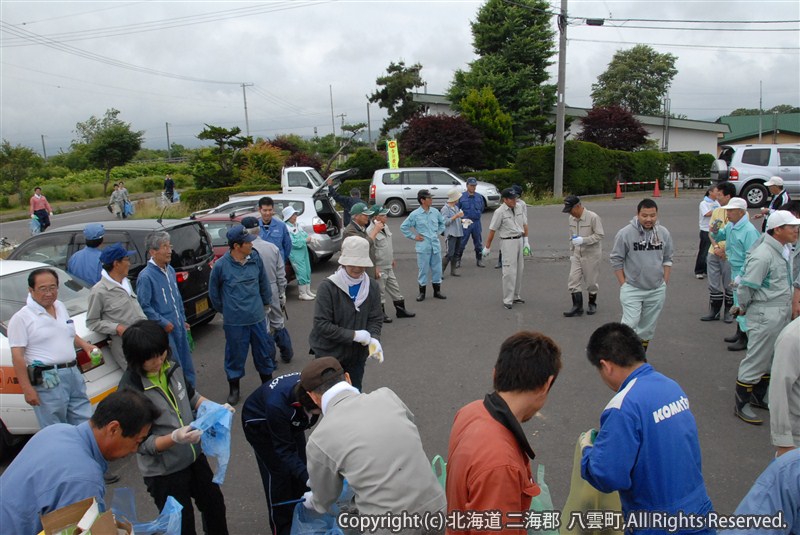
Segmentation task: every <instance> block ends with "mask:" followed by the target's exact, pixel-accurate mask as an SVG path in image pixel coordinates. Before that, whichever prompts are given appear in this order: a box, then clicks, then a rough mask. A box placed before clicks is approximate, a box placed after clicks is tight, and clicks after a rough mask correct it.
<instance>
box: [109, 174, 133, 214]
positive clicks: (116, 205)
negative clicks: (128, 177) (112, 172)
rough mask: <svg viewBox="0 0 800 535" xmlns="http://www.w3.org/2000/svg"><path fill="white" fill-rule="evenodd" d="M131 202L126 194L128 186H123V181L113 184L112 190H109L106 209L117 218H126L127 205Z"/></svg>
mask: <svg viewBox="0 0 800 535" xmlns="http://www.w3.org/2000/svg"><path fill="white" fill-rule="evenodd" d="M130 202H131V199H130V196H129V194H128V188H126V187H125V184H124V183H123V182H117V183H115V184H114V191H113V192H111V197H110V198H109V199H108V209H109V211H111V213H112V214H114V216H115V217H116V218H117V219H127V218H128V215H130V208H128V206H127V205H129V204H130Z"/></svg>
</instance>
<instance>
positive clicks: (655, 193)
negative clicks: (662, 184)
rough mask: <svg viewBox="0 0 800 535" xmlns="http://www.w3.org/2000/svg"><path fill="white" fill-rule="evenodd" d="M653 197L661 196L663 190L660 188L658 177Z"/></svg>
mask: <svg viewBox="0 0 800 535" xmlns="http://www.w3.org/2000/svg"><path fill="white" fill-rule="evenodd" d="M653 197H661V190H660V189H658V179H656V189H654V190H653Z"/></svg>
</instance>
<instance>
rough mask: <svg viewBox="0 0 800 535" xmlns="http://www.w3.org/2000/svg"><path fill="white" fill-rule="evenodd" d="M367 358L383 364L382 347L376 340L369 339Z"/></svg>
mask: <svg viewBox="0 0 800 535" xmlns="http://www.w3.org/2000/svg"><path fill="white" fill-rule="evenodd" d="M367 358H370V359H375V360H377V361H378V362H383V347H382V346H381V343H380V341H379V340H378V339H377V338H370V341H369V356H368V357H367Z"/></svg>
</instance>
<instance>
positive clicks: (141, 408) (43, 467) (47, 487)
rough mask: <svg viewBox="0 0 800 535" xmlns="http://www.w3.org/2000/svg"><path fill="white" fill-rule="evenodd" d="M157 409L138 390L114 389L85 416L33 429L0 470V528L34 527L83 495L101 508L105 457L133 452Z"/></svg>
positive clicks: (36, 530) (0, 530) (18, 530)
mask: <svg viewBox="0 0 800 535" xmlns="http://www.w3.org/2000/svg"><path fill="white" fill-rule="evenodd" d="M158 414H159V410H158V409H157V408H156V407H155V405H153V403H152V402H151V401H150V400H149V399H147V398H146V397H144V396H143V395H142V394H140V393H139V392H134V391H131V390H125V391H117V392H114V393H113V394H111V395H109V396H108V397H107V398H105V399H104V400H103V401H101V402H100V404H99V405H98V406H97V410H96V411H95V412H94V414H93V415H92V418H91V420H89V421H87V422H84V423H82V424H80V425H77V426H73V425H69V424H54V425H51V426H48V427H46V428H44V429H42V430H41V431H39V432H38V433H36V434H35V435H34V436H33V438H32V439H31V440H30V441H29V442H28V443H27V444H26V445H25V447H24V448H23V449H22V451H21V452H20V453H19V455H17V457H16V458H15V459H14V460H13V461H12V462H11V464H10V465H9V466H8V468H7V469H6V470H5V472H3V475H2V476H0V496H2V500H0V533H15V534H20V535H21V534H26V535H27V534H33V533H39V532H40V531H41V529H42V522H41V520H40V519H39V516H40V515H45V514H47V513H50V512H52V511H55V510H56V509H60V508H61V507H66V506H67V505H71V504H73V503H75V502H78V501H81V500H84V499H86V498H94V499H95V500H97V502H98V503H99V504H100V508H101V510H105V500H104V496H105V493H106V488H105V484H104V483H103V473H104V472H105V471H106V470H107V469H108V461H113V460H116V459H121V458H123V457H126V456H128V455H130V454H131V453H134V452H135V451H136V450H137V449H138V448H139V444H141V443H142V441H143V440H144V439H145V438H147V435H148V433H150V426H151V425H152V423H153V422H154V421H155V419H156V418H157V417H158Z"/></svg>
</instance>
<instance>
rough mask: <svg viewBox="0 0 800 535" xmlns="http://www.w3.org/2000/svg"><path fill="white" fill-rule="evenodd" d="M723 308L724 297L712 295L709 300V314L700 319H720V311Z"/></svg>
mask: <svg viewBox="0 0 800 535" xmlns="http://www.w3.org/2000/svg"><path fill="white" fill-rule="evenodd" d="M721 308H722V298H717V297H712V298H711V300H710V301H709V302H708V314H706V315H705V316H702V317H701V318H700V321H717V320H719V311H720V309H721Z"/></svg>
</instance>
